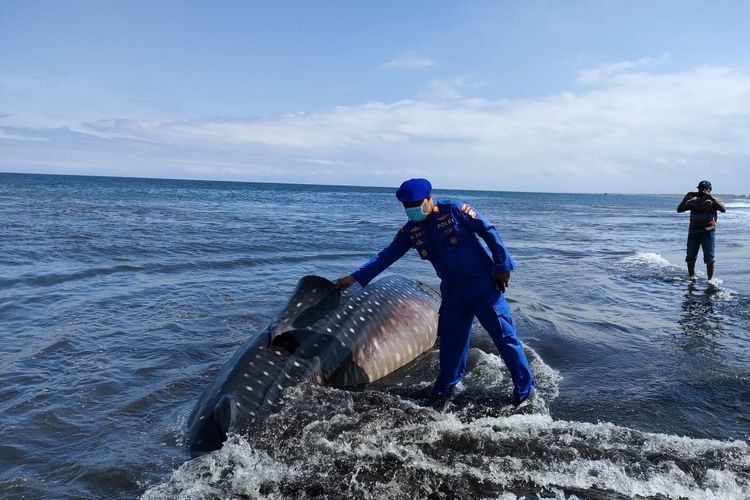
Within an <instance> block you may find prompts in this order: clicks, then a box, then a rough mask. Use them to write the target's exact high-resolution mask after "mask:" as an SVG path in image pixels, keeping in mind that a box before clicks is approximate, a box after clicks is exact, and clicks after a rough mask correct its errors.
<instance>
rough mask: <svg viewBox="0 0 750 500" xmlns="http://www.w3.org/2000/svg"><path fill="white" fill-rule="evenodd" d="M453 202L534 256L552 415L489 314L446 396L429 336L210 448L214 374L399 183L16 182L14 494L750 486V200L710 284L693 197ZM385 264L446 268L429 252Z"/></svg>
mask: <svg viewBox="0 0 750 500" xmlns="http://www.w3.org/2000/svg"><path fill="white" fill-rule="evenodd" d="M693 182H694V181H693V180H692V179H687V180H686V186H692V183H693ZM716 184H717V185H718V184H720V183H719V182H718V181H717V182H716ZM435 197H436V198H438V199H461V200H465V201H468V202H469V203H471V204H472V205H473V206H474V207H475V208H476V209H477V210H478V211H480V212H481V213H483V214H484V215H486V216H487V217H488V218H489V219H490V220H492V221H493V222H494V223H495V225H496V226H497V227H498V229H499V231H500V233H501V235H502V236H503V239H504V241H505V243H506V245H507V246H508V248H509V249H510V251H511V252H512V254H513V255H514V257H515V259H516V260H517V261H518V264H519V266H518V269H517V270H516V271H515V272H514V273H513V276H512V279H511V286H510V289H509V291H508V294H507V296H508V300H509V302H510V304H511V307H512V311H513V314H514V318H515V320H516V322H517V324H518V330H519V336H520V338H521V340H522V341H523V342H524V344H525V346H526V348H527V352H528V354H529V357H530V360H531V362H532V368H533V369H534V371H535V374H536V376H537V379H538V383H539V389H540V398H539V401H538V404H537V405H536V406H535V407H534V409H533V411H531V412H530V413H526V414H515V415H514V414H510V412H508V411H507V405H508V403H509V402H510V387H511V386H510V382H509V380H508V374H507V372H506V370H505V368H504V366H503V364H502V361H501V360H500V359H499V358H498V357H497V356H496V355H495V351H494V347H493V346H492V345H491V342H488V341H487V338H486V336H485V335H483V332H482V331H481V328H479V327H477V329H476V335H475V341H474V343H473V347H472V351H471V358H470V369H469V371H468V374H467V377H466V379H465V385H466V392H465V396H464V397H462V398H461V399H460V400H459V401H457V402H456V404H455V405H453V406H451V407H449V408H447V409H446V410H445V411H443V412H439V411H435V410H434V409H432V408H430V407H425V406H423V405H420V404H418V401H417V399H416V398H415V395H416V394H419V392H420V391H422V390H423V389H424V387H426V386H428V385H429V383H430V382H431V380H432V377H433V376H434V374H435V370H436V364H437V363H436V357H435V353H434V352H432V353H428V354H426V355H425V356H424V357H423V358H420V360H418V362H417V363H415V364H414V365H412V366H410V367H407V368H406V369H404V370H402V371H401V372H399V373H398V374H396V375H394V376H392V377H388V378H386V379H385V380H383V381H381V382H379V383H377V384H374V385H373V386H372V387H370V388H365V389H363V390H357V391H342V390H335V389H330V388H325V387H318V386H314V385H303V386H300V387H298V388H295V389H293V390H291V391H289V392H288V394H287V395H286V397H285V399H284V402H283V404H282V405H281V407H280V408H279V409H278V410H277V411H276V412H275V413H274V414H272V415H269V417H268V419H267V420H266V421H265V422H264V424H263V425H262V426H260V428H259V430H258V432H257V434H254V435H252V436H232V437H231V438H230V440H229V441H228V442H227V444H226V445H225V446H224V448H223V449H222V450H220V451H217V452H214V453H212V454H208V455H204V456H202V457H199V458H196V459H193V460H191V457H190V454H189V452H188V450H187V446H186V422H187V417H188V415H189V413H190V411H191V410H192V408H193V406H194V405H195V403H196V401H197V399H198V397H199V396H200V394H201V392H202V391H203V389H204V388H205V387H206V386H207V385H208V383H209V382H210V380H211V379H212V377H213V375H214V374H216V372H217V371H218V370H219V368H220V367H221V365H222V364H223V363H224V362H225V361H226V360H227V359H228V358H229V357H231V356H232V354H233V353H234V352H235V350H236V349H237V348H238V346H240V345H241V344H242V343H243V342H244V341H245V340H246V339H248V337H250V336H252V335H255V334H257V333H258V332H260V331H261V330H263V328H264V327H265V326H266V325H267V324H268V322H269V321H270V320H271V319H272V317H273V316H274V314H275V313H276V312H277V311H278V310H279V308H280V307H281V306H282V305H283V304H284V303H285V302H286V299H287V297H288V296H289V294H290V293H291V291H292V290H293V289H294V287H295V285H296V282H297V280H298V279H299V278H300V277H302V276H304V275H306V274H317V275H321V276H325V277H328V278H331V279H335V278H337V277H339V276H341V275H343V274H347V273H349V272H351V271H352V270H354V269H355V268H356V267H357V266H359V265H360V264H361V263H362V262H364V261H365V260H366V259H367V258H369V257H370V256H371V255H372V254H373V253H375V252H376V251H378V250H380V249H381V248H382V247H384V246H385V245H387V244H388V243H389V242H390V240H391V238H392V237H393V235H394V234H395V231H396V230H397V229H398V228H399V227H400V225H401V224H402V223H403V222H404V215H403V211H402V209H401V208H400V206H399V205H398V203H397V202H396V200H395V199H394V197H393V190H392V189H379V188H355V187H327V186H300V185H273V184H252V183H221V182H202V181H174V180H146V179H122V178H101V177H71V176H41V175H21V174H0V340H1V342H0V497H2V498H82V497H85V498H133V497H137V496H143V497H144V498H149V499H154V498H227V497H229V498H231V497H235V498H236V497H242V498H289V497H292V498H516V497H524V496H525V497H526V498H627V497H633V496H636V495H638V496H642V497H656V498H678V497H680V498H722V499H725V498H748V497H750V443H749V441H748V439H749V438H750V410H749V409H750V326H749V325H750V259H749V258H750V198H748V197H745V196H734V195H723V196H720V197H722V198H723V199H724V200H725V201H726V202H727V207H728V212H727V213H726V214H720V220H719V228H718V234H717V241H718V244H717V264H716V275H715V280H714V282H713V283H710V284H709V283H707V282H706V280H705V275H701V276H700V278H699V280H698V281H697V282H696V283H691V282H689V281H688V280H687V277H686V270H685V265H684V262H683V259H684V247H685V240H686V234H687V219H688V216H687V215H686V214H677V213H676V212H675V207H676V206H677V204H678V202H679V201H680V199H681V195H680V194H676V195H659V196H657V195H648V196H636V195H611V194H610V195H605V194H599V195H593V194H539V193H506V192H460V191H436V193H435ZM697 267H698V270H699V271H701V272H702V271H703V270H704V266H703V265H702V263H700V262H699V264H698V266H697ZM387 273H392V274H400V275H403V276H406V277H409V278H414V279H420V280H422V281H425V282H427V283H428V284H431V285H434V286H437V285H438V282H437V279H436V278H435V277H434V273H433V271H432V268H431V267H430V266H429V264H428V263H426V262H422V261H421V260H420V259H419V258H418V257H417V256H416V254H414V253H413V252H412V253H409V254H407V256H406V257H404V258H403V259H402V260H401V261H399V262H398V263H397V264H396V265H394V266H393V267H392V268H391V269H390V270H389V271H387ZM699 274H700V273H699Z"/></svg>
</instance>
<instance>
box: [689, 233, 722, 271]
mask: <svg viewBox="0 0 750 500" xmlns="http://www.w3.org/2000/svg"><path fill="white" fill-rule="evenodd" d="M700 247H703V262H705V263H706V264H712V263H713V262H714V260H716V255H715V254H716V231H705V230H698V231H690V232H689V233H688V239H687V256H686V257H685V262H695V260H696V259H697V258H698V249H699V248H700Z"/></svg>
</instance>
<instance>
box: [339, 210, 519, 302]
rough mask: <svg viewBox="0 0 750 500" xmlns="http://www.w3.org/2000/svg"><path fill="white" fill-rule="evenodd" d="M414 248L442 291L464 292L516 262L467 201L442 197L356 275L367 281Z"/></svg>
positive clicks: (486, 222) (514, 265) (486, 221)
mask: <svg viewBox="0 0 750 500" xmlns="http://www.w3.org/2000/svg"><path fill="white" fill-rule="evenodd" d="M478 237H481V238H482V239H483V240H484V242H485V243H486V244H487V248H489V250H488V249H487V248H485V247H484V246H483V245H482V244H481V243H480V241H479V239H478ZM410 248H414V249H415V250H416V251H417V253H418V254H419V256H420V258H421V259H423V260H429V261H430V263H431V264H432V266H433V267H434V268H435V272H436V273H437V275H438V276H439V277H440V279H441V280H442V283H441V287H440V288H441V290H442V291H443V292H445V291H446V289H448V288H450V289H455V290H456V291H460V293H461V295H464V296H466V292H469V291H470V290H472V289H474V288H477V283H478V282H481V281H486V280H488V279H490V277H491V276H492V274H493V273H502V272H510V271H512V270H513V269H515V267H516V264H515V262H514V261H513V258H512V257H511V256H510V253H509V252H508V250H507V249H506V248H505V245H504V244H503V240H502V239H500V234H498V232H497V230H496V229H495V227H494V226H493V225H492V224H491V223H490V222H489V221H488V220H487V219H485V218H484V217H482V216H481V215H479V214H478V213H477V212H476V211H475V210H474V209H473V208H471V207H470V206H469V205H467V204H466V203H461V202H453V201H437V202H435V206H434V208H433V212H432V215H431V216H430V217H428V218H427V219H426V220H424V221H422V222H413V221H409V222H407V223H406V224H405V225H404V227H402V228H401V229H400V230H399V232H398V234H396V237H395V238H394V239H393V241H392V242H391V244H390V245H388V246H387V247H386V248H385V249H383V250H382V251H381V252H380V253H378V254H377V255H376V256H374V257H373V258H372V259H370V260H369V261H367V262H366V263H365V264H364V265H363V266H362V267H360V268H359V269H357V270H356V271H355V272H354V273H353V274H352V275H353V276H354V278H355V279H356V280H357V282H358V283H359V284H360V285H362V286H366V285H367V284H368V283H369V282H370V281H372V279H373V278H375V276H377V275H378V274H380V273H381V272H383V271H384V270H385V269H387V268H388V267H389V266H390V265H391V264H393V263H394V262H396V261H397V260H398V259H400V258H401V257H402V256H403V255H404V254H405V253H406V251H407V250H409V249H410ZM479 288H484V287H479Z"/></svg>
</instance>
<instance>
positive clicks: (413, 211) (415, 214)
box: [404, 205, 427, 222]
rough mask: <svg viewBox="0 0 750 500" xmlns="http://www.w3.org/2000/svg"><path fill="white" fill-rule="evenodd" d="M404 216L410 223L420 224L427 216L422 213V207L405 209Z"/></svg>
mask: <svg viewBox="0 0 750 500" xmlns="http://www.w3.org/2000/svg"><path fill="white" fill-rule="evenodd" d="M404 210H405V211H406V216H407V217H408V218H409V220H410V221H413V222H422V221H423V220H425V219H426V218H427V214H426V213H424V212H422V206H421V205H420V206H418V207H410V208H405V209H404Z"/></svg>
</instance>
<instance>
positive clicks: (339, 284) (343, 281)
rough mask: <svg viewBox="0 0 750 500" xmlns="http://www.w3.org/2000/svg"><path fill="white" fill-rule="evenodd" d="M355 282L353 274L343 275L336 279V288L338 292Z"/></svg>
mask: <svg viewBox="0 0 750 500" xmlns="http://www.w3.org/2000/svg"><path fill="white" fill-rule="evenodd" d="M356 282H357V280H356V279H354V276H352V275H351V274H350V275H348V276H344V277H342V278H339V279H337V280H336V289H337V290H338V291H340V292H343V291H344V290H346V289H347V288H349V287H350V286H352V285H353V284H354V283H356Z"/></svg>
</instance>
